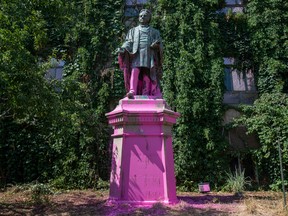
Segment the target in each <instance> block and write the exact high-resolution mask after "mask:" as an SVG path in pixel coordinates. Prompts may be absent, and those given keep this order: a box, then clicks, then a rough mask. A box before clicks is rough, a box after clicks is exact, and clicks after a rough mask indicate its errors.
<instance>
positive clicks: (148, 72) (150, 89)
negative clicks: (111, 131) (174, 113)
mask: <svg viewBox="0 0 288 216" xmlns="http://www.w3.org/2000/svg"><path fill="white" fill-rule="evenodd" d="M151 17H152V15H151V12H150V11H149V10H147V9H143V10H141V11H140V13H139V23H140V24H139V25H138V26H137V27H134V28H132V29H130V30H129V32H128V34H127V35H126V39H125V42H124V43H123V45H122V46H121V48H120V49H119V56H118V60H119V65H120V68H121V69H122V70H123V71H124V81H125V88H126V91H127V97H128V98H129V99H133V98H134V96H135V95H150V96H154V98H162V94H161V90H160V82H159V80H160V77H161V75H162V56H163V55H162V53H163V46H162V41H161V37H160V33H159V31H158V30H156V29H154V28H152V27H150V26H149V23H150V20H151Z"/></svg>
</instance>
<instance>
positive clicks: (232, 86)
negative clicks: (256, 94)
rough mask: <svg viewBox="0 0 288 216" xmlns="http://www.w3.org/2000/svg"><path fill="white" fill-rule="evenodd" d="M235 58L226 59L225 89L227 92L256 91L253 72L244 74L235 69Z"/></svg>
mask: <svg viewBox="0 0 288 216" xmlns="http://www.w3.org/2000/svg"><path fill="white" fill-rule="evenodd" d="M234 64H235V59H234V58H224V65H225V70H224V73H225V81H224V83H225V87H226V90H227V91H256V88H255V83H254V75H253V73H252V71H251V70H249V71H247V72H245V73H243V72H240V71H238V70H237V69H234V68H233V65H234Z"/></svg>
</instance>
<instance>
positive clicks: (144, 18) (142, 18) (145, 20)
mask: <svg viewBox="0 0 288 216" xmlns="http://www.w3.org/2000/svg"><path fill="white" fill-rule="evenodd" d="M150 18H151V17H150V14H149V13H147V12H145V11H143V12H141V13H140V14H139V22H140V24H142V25H147V24H149V21H150Z"/></svg>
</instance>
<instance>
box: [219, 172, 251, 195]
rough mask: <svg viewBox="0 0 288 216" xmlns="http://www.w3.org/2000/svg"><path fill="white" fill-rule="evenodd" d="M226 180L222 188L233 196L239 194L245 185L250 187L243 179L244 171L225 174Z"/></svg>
mask: <svg viewBox="0 0 288 216" xmlns="http://www.w3.org/2000/svg"><path fill="white" fill-rule="evenodd" d="M226 175H227V180H226V184H225V186H224V188H223V189H224V190H225V191H229V192H233V193H235V194H241V193H242V192H243V191H244V190H245V188H246V186H247V185H251V182H250V180H248V178H247V177H245V170H243V171H241V170H240V169H236V171H235V173H234V174H233V173H232V172H229V173H228V172H227V173H226Z"/></svg>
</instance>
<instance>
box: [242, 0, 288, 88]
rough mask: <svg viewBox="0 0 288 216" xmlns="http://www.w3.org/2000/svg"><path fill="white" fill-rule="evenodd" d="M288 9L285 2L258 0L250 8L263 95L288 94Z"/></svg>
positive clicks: (248, 9) (287, 4)
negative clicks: (274, 92)
mask: <svg viewBox="0 0 288 216" xmlns="http://www.w3.org/2000/svg"><path fill="white" fill-rule="evenodd" d="M287 9H288V3H287V1H285V0H265V1H260V0H255V1H250V2H249V3H248V5H247V16H248V24H249V29H251V30H250V31H251V47H252V49H253V58H254V61H255V64H256V65H255V66H256V68H259V70H257V71H255V72H257V73H258V80H257V82H258V90H259V92H260V93H262V92H273V91H283V92H286V93H287V92H288V73H287V71H288V70H287V69H288V62H287V57H288V43H287V41H288V36H287V31H288V27H287V25H286V23H287V22H288V16H287Z"/></svg>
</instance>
